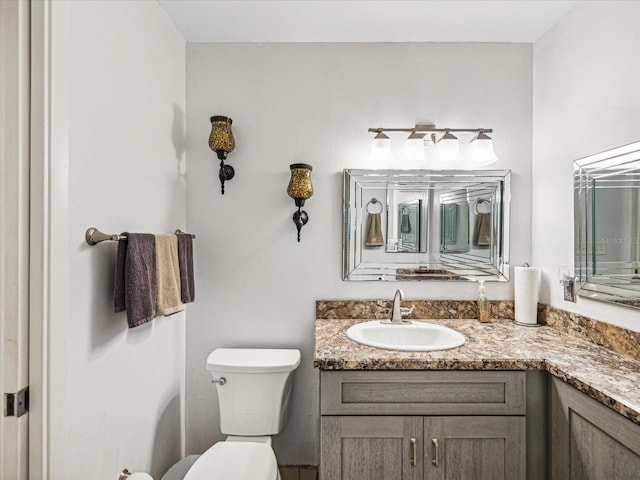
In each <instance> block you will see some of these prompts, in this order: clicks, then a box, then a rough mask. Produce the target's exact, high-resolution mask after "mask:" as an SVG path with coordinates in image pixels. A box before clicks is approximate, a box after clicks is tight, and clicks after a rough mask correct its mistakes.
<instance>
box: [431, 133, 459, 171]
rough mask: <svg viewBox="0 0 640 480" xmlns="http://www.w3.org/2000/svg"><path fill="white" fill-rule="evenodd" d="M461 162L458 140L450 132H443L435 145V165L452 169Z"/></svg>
mask: <svg viewBox="0 0 640 480" xmlns="http://www.w3.org/2000/svg"><path fill="white" fill-rule="evenodd" d="M460 162H462V156H461V155H460V146H459V145H458V138H457V137H455V136H454V135H453V134H452V133H451V132H445V134H444V135H443V136H442V138H441V139H440V140H438V143H436V159H435V163H436V164H437V165H439V166H442V167H453V166H455V165H458V164H459V163H460Z"/></svg>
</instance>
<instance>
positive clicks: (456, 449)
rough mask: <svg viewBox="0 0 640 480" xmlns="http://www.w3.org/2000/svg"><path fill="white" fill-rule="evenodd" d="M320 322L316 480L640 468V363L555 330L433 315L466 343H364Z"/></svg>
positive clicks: (562, 479) (556, 474)
mask: <svg viewBox="0 0 640 480" xmlns="http://www.w3.org/2000/svg"><path fill="white" fill-rule="evenodd" d="M362 321H363V320H362V319H347V320H345V319H319V320H316V352H315V365H316V366H317V367H318V368H320V415H321V419H320V440H321V458H320V478H321V479H322V480H329V479H331V480H338V479H343V480H347V479H348V480H360V479H363V480H365V479H366V480H375V479H381V480H382V479H385V480H389V479H412V480H416V479H425V480H426V479H443V480H444V479H446V480H453V479H470V478H473V479H479V480H482V479H510V480H512V479H522V480H524V479H529V480H534V479H535V480H543V479H547V478H551V479H552V480H566V479H569V478H581V479H601V478H607V479H629V478H636V477H634V475H637V472H638V471H640V362H637V361H634V360H632V359H630V358H627V357H625V356H623V355H619V354H617V353H614V352H612V351H610V350H607V349H605V348H603V347H599V346H597V345H595V344H593V343H590V342H587V341H585V340H582V339H578V338H575V337H572V336H569V335H566V334H563V333H561V332H558V331H557V330H555V329H553V328H551V327H546V326H543V327H539V328H527V327H520V326H517V325H515V324H513V323H512V322H511V321H504V320H503V321H494V322H493V323H490V324H480V323H478V322H477V321H476V320H461V319H455V320H433V322H434V323H438V324H441V325H444V326H447V327H450V328H453V329H456V330H457V331H459V332H461V333H463V334H464V335H465V337H466V339H467V342H466V343H465V345H464V346H462V347H459V348H456V349H452V350H447V351H438V352H402V351H392V350H383V349H376V348H372V347H367V346H364V345H360V344H357V343H355V342H352V341H351V340H349V339H348V338H347V336H346V334H345V332H346V330H347V328H348V327H349V326H351V325H353V324H355V323H358V322H362Z"/></svg>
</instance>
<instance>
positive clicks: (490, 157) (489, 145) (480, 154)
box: [469, 132, 498, 165]
mask: <svg viewBox="0 0 640 480" xmlns="http://www.w3.org/2000/svg"><path fill="white" fill-rule="evenodd" d="M469 158H470V160H471V162H472V163H473V164H474V165H489V164H491V163H495V162H497V161H498V157H496V154H495V152H494V151H493V140H491V137H490V136H489V135H487V134H486V133H484V132H480V133H478V135H476V136H475V137H473V139H472V140H471V142H470V143H469Z"/></svg>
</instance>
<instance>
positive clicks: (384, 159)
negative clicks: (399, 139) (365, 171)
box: [369, 131, 393, 167]
mask: <svg viewBox="0 0 640 480" xmlns="http://www.w3.org/2000/svg"><path fill="white" fill-rule="evenodd" d="M369 164H370V165H371V166H372V167H390V166H391V164H393V153H391V139H390V138H389V137H388V136H387V135H385V134H384V133H383V132H382V131H380V132H378V133H377V135H376V136H375V137H373V142H371V152H370V153H369Z"/></svg>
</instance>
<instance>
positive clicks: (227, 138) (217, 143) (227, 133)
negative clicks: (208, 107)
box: [209, 115, 236, 195]
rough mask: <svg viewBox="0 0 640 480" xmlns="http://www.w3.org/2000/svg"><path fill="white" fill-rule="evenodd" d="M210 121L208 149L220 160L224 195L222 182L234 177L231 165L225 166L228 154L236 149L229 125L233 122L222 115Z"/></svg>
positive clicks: (219, 174)
mask: <svg viewBox="0 0 640 480" xmlns="http://www.w3.org/2000/svg"><path fill="white" fill-rule="evenodd" d="M210 120H211V133H210V134H209V148H210V149H211V150H213V151H214V152H216V155H217V156H218V160H220V171H219V172H218V178H220V185H221V190H222V194H223V195H224V182H225V181H227V180H231V179H232V178H233V176H234V175H235V171H234V169H233V167H232V166H231V165H225V164H224V161H225V160H226V159H227V156H228V155H229V153H231V152H232V151H233V150H234V148H236V142H235V140H234V139H233V133H232V132H231V124H232V123H233V120H231V119H230V118H229V117H225V116H223V115H214V116H213V117H211V118H210Z"/></svg>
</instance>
